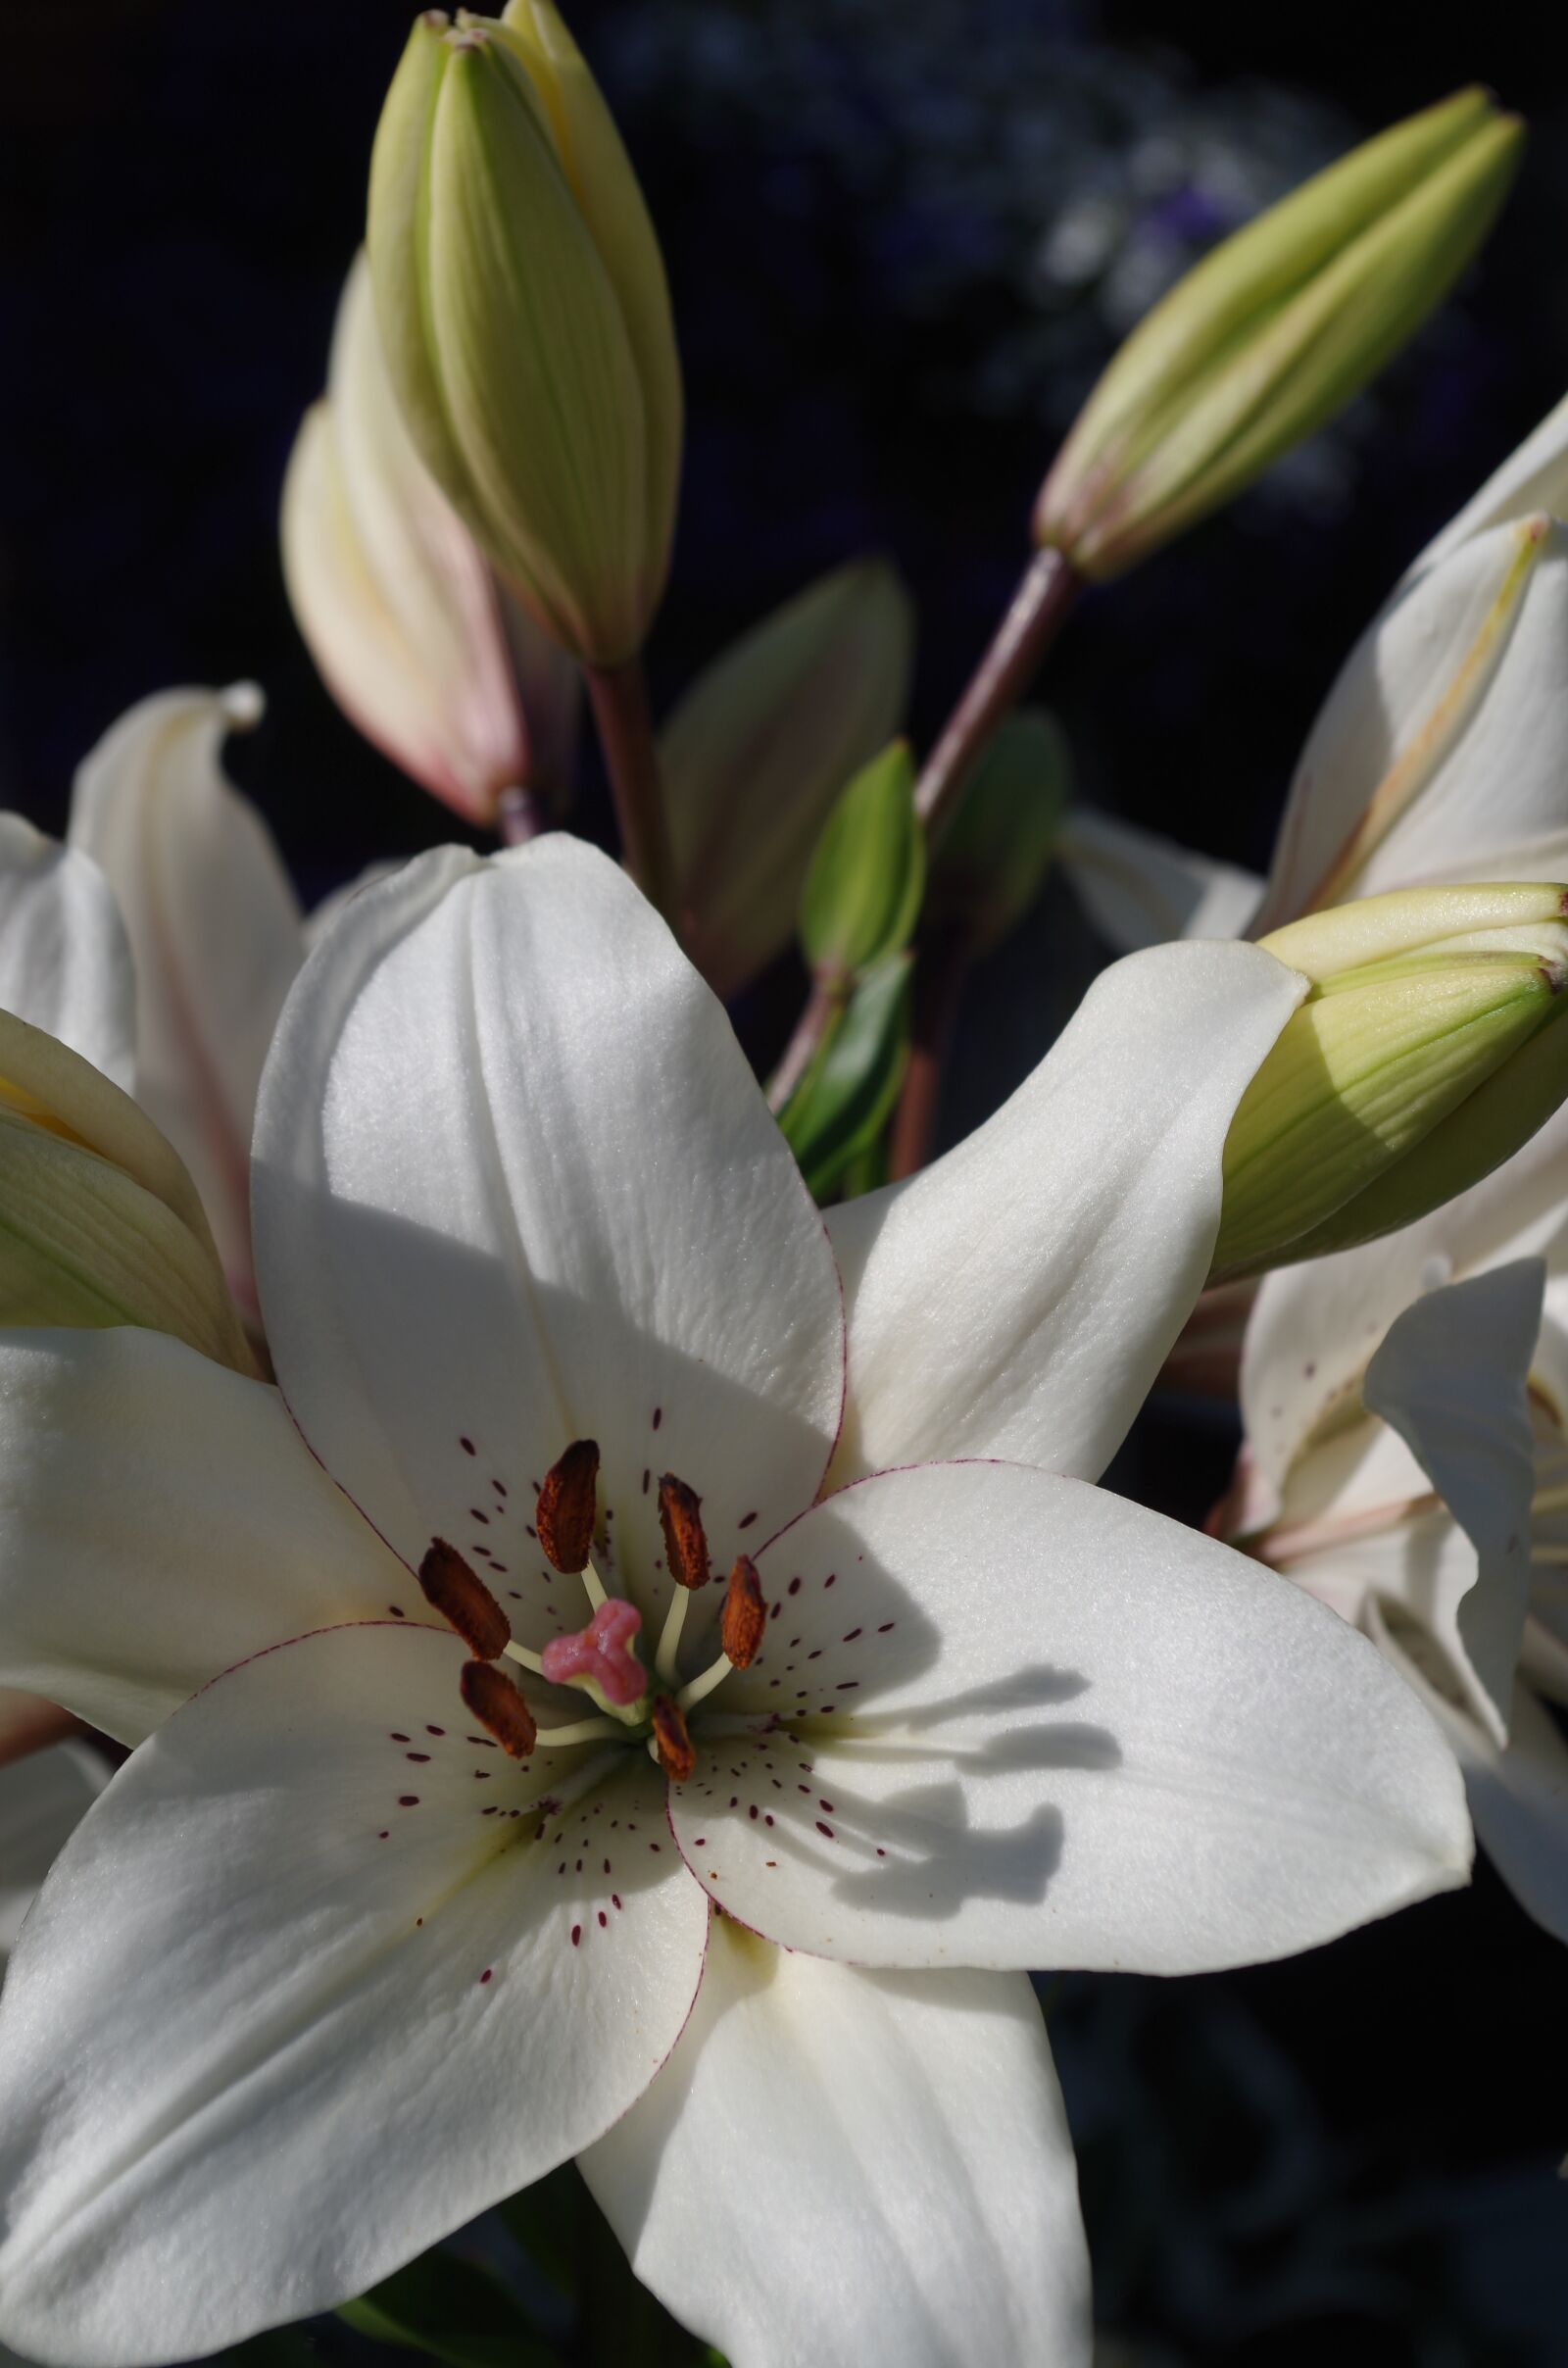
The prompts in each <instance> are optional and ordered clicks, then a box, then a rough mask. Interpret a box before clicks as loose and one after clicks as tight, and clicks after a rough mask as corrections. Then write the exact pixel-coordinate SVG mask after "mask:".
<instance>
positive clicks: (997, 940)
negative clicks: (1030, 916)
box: [926, 708, 1072, 954]
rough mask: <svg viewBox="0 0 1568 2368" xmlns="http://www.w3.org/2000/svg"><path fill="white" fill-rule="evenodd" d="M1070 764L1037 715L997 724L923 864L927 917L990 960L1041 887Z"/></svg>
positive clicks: (1051, 724)
mask: <svg viewBox="0 0 1568 2368" xmlns="http://www.w3.org/2000/svg"><path fill="white" fill-rule="evenodd" d="M1071 784H1072V761H1071V758H1070V756H1069V754H1068V750H1067V742H1066V737H1065V735H1064V733H1063V732H1062V729H1061V726H1060V724H1059V723H1057V721H1056V719H1055V717H1054V715H1047V714H1046V713H1045V711H1044V709H1041V708H1026V709H1024V710H1023V711H1022V712H1021V713H1020V714H1018V715H1008V716H1006V717H1005V719H1004V720H1003V722H1002V723H1000V724H999V725H998V727H997V730H996V733H995V735H994V737H993V738H992V741H991V744H990V746H989V747H988V748H987V749H986V751H985V754H984V755H983V756H982V757H981V759H980V762H979V764H978V765H976V766H975V769H974V772H973V774H972V775H971V776H970V779H969V781H968V782H967V784H966V785H965V787H964V791H963V795H962V797H961V798H960V799H959V801H958V804H957V809H956V813H955V814H954V817H953V820H952V822H951V823H950V824H949V826H948V828H947V830H946V831H945V832H944V833H943V836H942V841H941V844H940V845H939V846H938V848H937V850H936V852H935V854H934V855H933V857H932V861H931V883H930V887H929V889H928V891H927V895H926V918H927V920H928V921H929V922H930V923H931V925H932V927H933V928H934V929H942V928H956V929H957V930H958V931H959V932H960V933H961V935H962V937H963V940H964V943H965V945H966V946H967V947H968V948H969V949H970V950H971V951H972V952H973V953H976V954H986V953H989V952H990V950H991V948H992V947H993V946H996V945H1000V944H1001V942H1002V940H1003V939H1004V938H1005V936H1006V935H1007V934H1008V932H1009V931H1010V930H1012V929H1015V928H1016V927H1017V925H1018V923H1019V922H1020V921H1021V920H1022V919H1023V916H1024V914H1025V913H1027V912H1028V910H1029V908H1030V906H1031V905H1032V904H1033V903H1034V901H1035V898H1036V897H1037V896H1038V895H1039V893H1040V891H1041V889H1042V888H1043V887H1044V885H1045V880H1046V874H1047V872H1048V871H1049V870H1050V869H1051V862H1052V857H1053V856H1054V853H1055V848H1056V841H1057V839H1058V838H1059V837H1060V835H1061V825H1062V822H1063V819H1064V818H1065V816H1066V812H1067V801H1068V797H1069V795H1070V792H1071Z"/></svg>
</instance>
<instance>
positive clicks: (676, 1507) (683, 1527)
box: [659, 1472, 709, 1587]
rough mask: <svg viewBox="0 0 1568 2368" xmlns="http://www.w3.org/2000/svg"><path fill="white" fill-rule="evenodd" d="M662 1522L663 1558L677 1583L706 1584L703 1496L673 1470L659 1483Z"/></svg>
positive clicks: (680, 1585) (706, 1552)
mask: <svg viewBox="0 0 1568 2368" xmlns="http://www.w3.org/2000/svg"><path fill="white" fill-rule="evenodd" d="M659 1526H660V1528H661V1529H662V1531H663V1533H664V1560H665V1563H666V1564H667V1566H668V1569H669V1575H670V1577H671V1578H672V1579H673V1580H674V1582H675V1584H676V1586H677V1587H706V1586H707V1585H708V1576H709V1572H708V1539H707V1537H706V1536H705V1534H704V1531H703V1500H702V1498H701V1497H700V1496H699V1495H698V1494H697V1491H696V1490H695V1489H694V1488H688V1487H687V1485H686V1483H685V1481H684V1480H677V1479H676V1477H675V1475H674V1473H673V1472H665V1473H664V1475H663V1477H662V1479H661V1481H660V1483H659Z"/></svg>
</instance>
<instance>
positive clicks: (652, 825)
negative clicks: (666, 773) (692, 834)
mask: <svg viewBox="0 0 1568 2368" xmlns="http://www.w3.org/2000/svg"><path fill="white" fill-rule="evenodd" d="M584 673H585V676H586V679H587V683H588V697H589V700H590V702H591V704H592V707H593V711H594V722H595V723H596V724H597V726H598V729H599V744H600V746H601V748H602V749H603V750H604V752H605V765H606V769H607V770H608V772H609V774H610V790H611V795H612V797H613V799H614V802H615V819H616V821H617V822H618V823H619V825H620V844H621V850H622V853H623V854H624V856H625V859H626V868H627V870H628V871H629V872H630V873H631V876H632V878H633V879H634V880H635V881H636V883H637V885H638V887H639V888H640V889H641V890H642V892H643V894H644V896H646V897H647V899H648V901H649V903H650V904H651V905H653V906H654V907H656V909H657V910H658V911H659V912H660V913H662V914H663V916H664V918H665V920H666V921H668V923H669V925H670V927H671V928H672V929H673V930H674V931H675V933H676V935H677V936H679V934H680V929H679V914H678V912H677V909H676V898H675V859H674V856H673V855H672V853H671V851H670V844H669V829H668V825H667V823H666V821H665V818H664V799H663V792H662V789H661V787H660V781H659V758H658V755H657V753H656V751H655V748H654V724H653V717H652V715H650V714H649V709H648V686H647V684H646V682H645V681H644V679H643V668H642V661H641V659H639V658H630V659H628V660H627V661H626V663H625V665H624V666H587V667H585V668H584Z"/></svg>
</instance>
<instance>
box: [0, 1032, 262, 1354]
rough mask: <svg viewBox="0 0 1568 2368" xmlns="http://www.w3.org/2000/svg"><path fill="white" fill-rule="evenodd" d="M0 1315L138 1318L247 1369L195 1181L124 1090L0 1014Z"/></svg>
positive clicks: (66, 1321)
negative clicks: (193, 1181)
mask: <svg viewBox="0 0 1568 2368" xmlns="http://www.w3.org/2000/svg"><path fill="white" fill-rule="evenodd" d="M0 1323H5V1324H63V1325H74V1326H84V1327H88V1328H98V1327H103V1326H110V1325H117V1324H140V1325H145V1326H146V1327H147V1328H148V1329H149V1330H152V1331H155V1332H171V1333H172V1334H173V1335H174V1336H175V1337H176V1338H177V1339H179V1340H183V1341H185V1342H186V1343H188V1345H189V1346H190V1347H191V1348H193V1349H197V1350H199V1351H200V1352H201V1354H202V1355H203V1356H204V1357H213V1358H214V1359H216V1360H217V1361H218V1362H219V1363H221V1364H226V1365H230V1366H232V1367H233V1369H234V1370H235V1371H236V1372H240V1373H251V1372H254V1371H255V1364H254V1361H253V1359H252V1357H251V1354H250V1351H249V1349H248V1347H247V1346H246V1342H245V1336H244V1333H243V1331H242V1330H241V1328H240V1324H239V1319H238V1317H237V1316H236V1314H235V1312H234V1307H233V1303H232V1301H231V1300H230V1298H229V1295H228V1290H227V1287H226V1285H225V1283H224V1281H223V1274H222V1269H221V1266H220V1264H219V1260H218V1253H217V1251H216V1249H215V1248H214V1246H213V1237H212V1234H211V1232H210V1230H209V1228H208V1224H207V1219H206V1217H205V1216H204V1215H203V1213H202V1207H201V1203H200V1201H199V1200H198V1198H197V1196H196V1188H195V1186H194V1185H193V1184H192V1183H191V1180H190V1178H189V1176H188V1175H187V1174H186V1172H185V1169H184V1167H183V1166H182V1165H181V1163H180V1161H179V1159H177V1157H176V1156H175V1154H174V1152H173V1151H172V1148H171V1146H170V1145H169V1144H168V1143H167V1142H166V1141H165V1139H164V1137H163V1136H162V1135H161V1134H160V1133H159V1131H158V1129H157V1127H156V1126H154V1125H153V1123H152V1121H151V1120H150V1119H149V1118H147V1117H145V1116H144V1115H143V1114H142V1112H141V1110H138V1109H137V1107H136V1105H135V1103H134V1102H132V1101H131V1099H130V1097H129V1095H128V1094H124V1093H122V1091H121V1090H120V1088H119V1086H117V1085H114V1084H112V1083H111V1082H110V1080H109V1079H108V1078H107V1077H105V1076H103V1075H101V1074H100V1072H99V1071H98V1070H97V1069H95V1068H94V1067H93V1066H92V1064H91V1062H90V1061H84V1060H82V1058H81V1056H80V1055H79V1054H77V1053H73V1052H72V1051H71V1050H70V1048H69V1047H68V1046H66V1045H64V1044H61V1043H60V1042H59V1041H58V1040H57V1039H56V1038H54V1037H52V1036H48V1035H46V1034H45V1033H44V1031H43V1030H42V1029H41V1028H35V1027H32V1026H30V1025H29V1024H28V1023H27V1021H26V1020H25V1019H19V1018H17V1017H16V1016H15V1015H14V1014H13V1013H11V1012H9V1011H0Z"/></svg>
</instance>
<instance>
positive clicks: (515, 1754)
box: [458, 1661, 539, 1759]
mask: <svg viewBox="0 0 1568 2368" xmlns="http://www.w3.org/2000/svg"><path fill="white" fill-rule="evenodd" d="M458 1682H459V1685H460V1687H461V1690H462V1694H463V1699H464V1701H465V1702H466V1704H467V1706H468V1708H469V1709H470V1710H471V1711H472V1712H473V1715H474V1717H475V1718H477V1719H478V1720H479V1721H480V1723H481V1725H483V1726H486V1727H488V1728H489V1730H490V1732H491V1734H492V1735H493V1736H494V1737H495V1739H496V1741H497V1743H498V1744H499V1745H500V1746H501V1749H502V1750H503V1751H505V1752H506V1754H507V1756H508V1757H509V1758H510V1759H526V1758H527V1756H528V1754H529V1752H530V1751H532V1750H533V1748H534V1745H535V1744H536V1742H537V1741H538V1739H539V1730H538V1727H537V1726H536V1724H535V1722H534V1716H533V1712H532V1711H531V1710H530V1709H529V1707H528V1705H527V1703H526V1702H524V1701H523V1699H522V1696H521V1695H520V1694H519V1693H518V1692H517V1689H516V1687H515V1685H514V1684H513V1682H512V1680H511V1678H510V1677H506V1676H504V1675H503V1674H502V1672H501V1671H500V1670H499V1669H497V1668H496V1667H495V1666H494V1664H493V1663H492V1662H490V1661H466V1662H465V1663H464V1666H463V1675H462V1677H461V1678H460V1680H459V1681H458Z"/></svg>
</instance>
